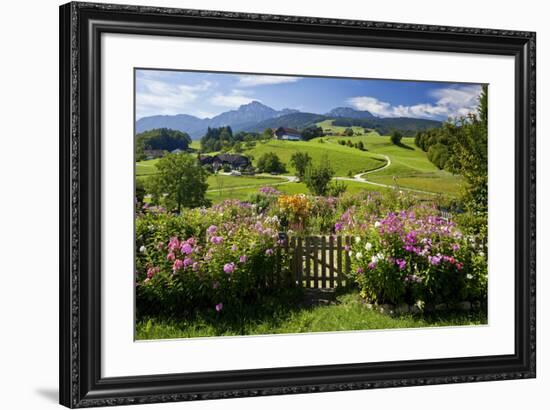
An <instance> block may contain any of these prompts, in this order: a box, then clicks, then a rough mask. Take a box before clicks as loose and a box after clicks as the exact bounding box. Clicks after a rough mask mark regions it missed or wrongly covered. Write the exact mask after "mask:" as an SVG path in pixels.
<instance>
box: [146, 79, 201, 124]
mask: <svg viewBox="0 0 550 410" xmlns="http://www.w3.org/2000/svg"><path fill="white" fill-rule="evenodd" d="M211 86H212V83H211V82H209V81H203V82H201V83H198V84H193V85H187V84H171V83H169V82H164V81H159V80H154V79H151V78H140V79H138V88H139V91H137V92H136V117H137V118H142V117H146V116H150V115H174V114H181V113H182V112H183V111H184V110H186V111H187V112H189V111H190V110H189V108H192V107H190V104H191V103H192V102H193V101H195V100H196V99H197V98H198V96H199V94H200V93H201V92H204V91H206V90H208V89H209V88H210V87H211Z"/></svg>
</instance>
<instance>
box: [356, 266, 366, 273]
mask: <svg viewBox="0 0 550 410" xmlns="http://www.w3.org/2000/svg"><path fill="white" fill-rule="evenodd" d="M364 272H365V269H363V268H362V267H358V268H357V273H364Z"/></svg>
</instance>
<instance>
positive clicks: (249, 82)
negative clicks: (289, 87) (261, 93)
mask: <svg viewBox="0 0 550 410" xmlns="http://www.w3.org/2000/svg"><path fill="white" fill-rule="evenodd" d="M300 79H301V78H300V77H287V76H275V75H241V76H239V83H238V84H239V86H240V87H256V86H259V85H272V84H285V83H295V82H296V81H298V80H300Z"/></svg>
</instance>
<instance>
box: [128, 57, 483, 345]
mask: <svg viewBox="0 0 550 410" xmlns="http://www.w3.org/2000/svg"><path fill="white" fill-rule="evenodd" d="M133 75H134V79H133V80H134V119H135V122H134V150H135V153H134V155H135V164H134V175H135V179H134V184H135V186H134V193H135V198H134V200H135V224H134V229H135V246H134V248H135V272H134V275H135V281H134V283H135V306H134V312H135V324H134V326H135V339H136V340H153V339H174V338H198V337H222V336H255V335H273V334H298V333H299V334H303V333H313V332H337V331H348V332H349V331H368V330H374V329H377V330H386V329H396V328H400V329H407V328H415V329H416V328H433V327H441V326H483V325H487V324H488V315H487V311H488V301H487V293H488V292H487V289H488V281H489V275H488V259H487V250H488V243H487V237H488V144H487V141H488V93H489V92H490V91H489V90H490V85H489V84H477V83H458V82H457V83H453V82H441V81H425V80H423V81H418V80H414V79H383V78H348V77H326V76H310V75H308V76H304V75H299V74H296V75H280V74H277V73H237V72H213V71H195V70H194V71H191V70H175V69H172V68H169V67H168V68H163V69H159V68H134V73H133Z"/></svg>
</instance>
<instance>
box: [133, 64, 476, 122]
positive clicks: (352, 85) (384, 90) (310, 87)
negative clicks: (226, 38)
mask: <svg viewBox="0 0 550 410" xmlns="http://www.w3.org/2000/svg"><path fill="white" fill-rule="evenodd" d="M480 91H481V86H480V85H478V84H461V83H441V82H424V81H400V80H371V79H349V78H326V77H299V76H296V77H290V76H273V75H256V74H226V73H207V72H189V71H160V70H141V69H140V70H136V118H137V119H139V118H142V117H147V116H151V115H174V114H189V115H194V116H197V117H200V118H206V117H213V116H215V115H217V114H220V113H222V112H225V111H228V110H232V109H236V108H238V107H239V106H241V105H243V104H247V103H249V102H251V101H259V102H261V103H262V104H265V105H267V106H270V107H272V108H274V109H277V110H280V109H283V108H295V109H298V110H300V111H303V112H313V113H318V114H324V113H326V112H327V111H330V110H331V109H332V108H335V107H351V108H355V109H358V110H367V111H370V112H371V113H372V114H374V115H377V116H380V117H415V118H429V119H437V120H445V119H447V118H448V117H455V116H458V115H465V114H467V113H468V112H472V111H474V110H475V107H476V105H477V98H478V96H479V93H480Z"/></svg>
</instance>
